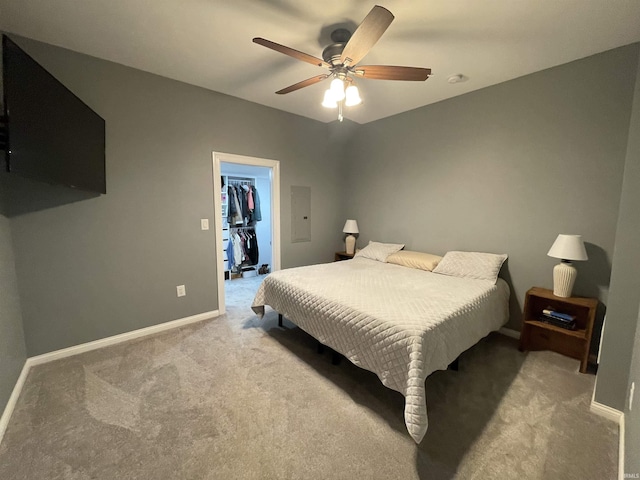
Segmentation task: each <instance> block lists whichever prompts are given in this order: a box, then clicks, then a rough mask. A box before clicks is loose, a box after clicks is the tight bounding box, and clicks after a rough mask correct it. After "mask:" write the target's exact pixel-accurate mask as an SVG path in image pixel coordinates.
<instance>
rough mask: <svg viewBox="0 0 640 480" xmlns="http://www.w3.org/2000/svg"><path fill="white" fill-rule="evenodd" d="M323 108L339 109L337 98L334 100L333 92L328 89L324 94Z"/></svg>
mask: <svg viewBox="0 0 640 480" xmlns="http://www.w3.org/2000/svg"><path fill="white" fill-rule="evenodd" d="M322 106H323V107H325V108H338V102H336V100H335V98H333V92H332V91H331V89H327V90H326V91H325V92H324V99H323V100H322Z"/></svg>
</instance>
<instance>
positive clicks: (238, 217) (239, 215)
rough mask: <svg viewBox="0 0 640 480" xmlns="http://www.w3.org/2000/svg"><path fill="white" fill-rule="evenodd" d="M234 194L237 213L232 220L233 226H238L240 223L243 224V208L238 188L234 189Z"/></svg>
mask: <svg viewBox="0 0 640 480" xmlns="http://www.w3.org/2000/svg"><path fill="white" fill-rule="evenodd" d="M232 192H233V202H234V204H235V209H236V213H235V215H234V216H233V217H232V219H231V222H229V223H231V224H232V225H237V224H238V223H242V221H243V220H242V207H241V206H240V199H239V198H238V189H237V188H236V187H232Z"/></svg>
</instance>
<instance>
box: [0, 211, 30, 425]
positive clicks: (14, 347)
mask: <svg viewBox="0 0 640 480" xmlns="http://www.w3.org/2000/svg"><path fill="white" fill-rule="evenodd" d="M26 358H27V354H26V351H25V344H24V334H23V331H22V316H21V313H20V299H19V297H18V284H17V278H16V269H15V264H14V258H13V248H12V241H11V230H10V226H9V219H7V218H6V217H5V216H4V215H2V214H0V365H1V366H2V368H0V412H2V411H3V410H4V407H5V406H6V405H7V401H8V400H9V397H10V396H11V392H12V391H13V387H14V386H15V384H16V381H17V380H18V377H19V376H20V371H21V370H22V367H23V365H24V362H25V360H26ZM0 414H1V413H0Z"/></svg>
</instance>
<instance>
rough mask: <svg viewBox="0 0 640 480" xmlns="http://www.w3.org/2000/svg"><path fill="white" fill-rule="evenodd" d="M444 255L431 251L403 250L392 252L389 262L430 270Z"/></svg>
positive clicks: (388, 258)
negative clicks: (434, 253)
mask: <svg viewBox="0 0 640 480" xmlns="http://www.w3.org/2000/svg"><path fill="white" fill-rule="evenodd" d="M440 260H442V257H441V256H439V255H433V254H431V253H423V252H412V251H410V250H401V251H399V252H396V253H392V254H391V255H389V256H388V257H387V263H395V264H396V265H402V266H403V267H409V268H417V269H420V270H426V271H427V272H430V271H431V270H433V269H434V268H436V266H437V265H438V263H440Z"/></svg>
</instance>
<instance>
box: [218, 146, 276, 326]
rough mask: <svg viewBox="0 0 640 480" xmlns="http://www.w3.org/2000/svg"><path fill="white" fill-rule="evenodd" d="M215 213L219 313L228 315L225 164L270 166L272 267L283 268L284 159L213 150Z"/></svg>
mask: <svg viewBox="0 0 640 480" xmlns="http://www.w3.org/2000/svg"><path fill="white" fill-rule="evenodd" d="M212 156H213V213H214V224H215V229H216V235H215V237H216V246H215V248H216V270H217V272H218V312H220V315H222V314H224V313H225V311H226V309H225V296H224V255H223V254H222V250H223V242H224V241H223V239H222V209H221V208H220V201H221V194H222V186H221V184H220V177H221V176H222V169H221V165H220V164H221V163H222V162H224V163H237V164H239V165H250V166H255V167H266V168H269V169H270V170H271V172H270V177H271V262H272V265H271V270H272V271H276V270H280V162H279V161H278V160H269V159H266V158H258V157H247V156H245V155H236V154H233V153H222V152H213V153H212Z"/></svg>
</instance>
